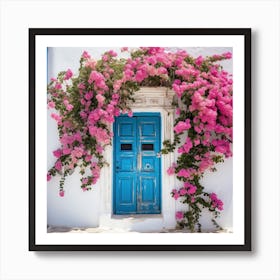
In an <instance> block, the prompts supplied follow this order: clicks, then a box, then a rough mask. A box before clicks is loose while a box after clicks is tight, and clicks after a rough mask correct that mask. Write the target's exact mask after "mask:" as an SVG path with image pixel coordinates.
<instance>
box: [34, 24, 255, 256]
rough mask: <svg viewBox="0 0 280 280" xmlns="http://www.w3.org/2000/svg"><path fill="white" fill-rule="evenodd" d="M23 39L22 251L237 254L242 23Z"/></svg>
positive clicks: (247, 87) (40, 34)
mask: <svg viewBox="0 0 280 280" xmlns="http://www.w3.org/2000/svg"><path fill="white" fill-rule="evenodd" d="M29 42H30V45H29V81H30V84H29V86H30V95H29V96H30V99H29V110H30V116H29V124H30V130H29V133H30V147H29V148H30V161H29V164H30V165H29V170H30V184H29V186H30V189H29V225H30V227H29V250H31V251H49V250H51V251H60V250H65V251H83V250H85V251H86V250H87V251H89V250H93V251H99V250H107V251H108V250H110V251H113V250H122V251H123V250H130V251H134V250H135V251H136V250H139V251H144V250H161V251H172V250H173V251H175V250H176V251H181V250H182V251H186V250H193V251H197V250H199V251H211V250H212V251H214V250H215V251H226V250H227V251H242V250H243V251H249V250H251V152H250V149H251V117H250V115H251V30H250V29H30V30H29ZM46 177H47V178H46Z"/></svg>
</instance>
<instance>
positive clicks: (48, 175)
mask: <svg viewBox="0 0 280 280" xmlns="http://www.w3.org/2000/svg"><path fill="white" fill-rule="evenodd" d="M51 178H52V176H51V174H50V173H48V174H47V181H48V182H49V181H50V180H51Z"/></svg>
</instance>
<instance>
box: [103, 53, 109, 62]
mask: <svg viewBox="0 0 280 280" xmlns="http://www.w3.org/2000/svg"><path fill="white" fill-rule="evenodd" d="M102 60H103V61H104V62H106V61H108V55H106V54H104V55H103V56H102Z"/></svg>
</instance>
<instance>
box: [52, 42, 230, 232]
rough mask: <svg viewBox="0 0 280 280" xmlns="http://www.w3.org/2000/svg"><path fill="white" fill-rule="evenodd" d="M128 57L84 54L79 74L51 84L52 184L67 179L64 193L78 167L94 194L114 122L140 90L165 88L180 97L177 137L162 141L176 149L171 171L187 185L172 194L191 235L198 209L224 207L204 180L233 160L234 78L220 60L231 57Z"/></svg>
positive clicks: (140, 53)
mask: <svg viewBox="0 0 280 280" xmlns="http://www.w3.org/2000/svg"><path fill="white" fill-rule="evenodd" d="M121 51H125V52H129V49H128V48H122V49H121ZM129 53H130V57H129V58H127V59H123V58H118V57H117V53H116V52H115V51H112V50H110V51H107V52H105V53H104V54H103V55H102V57H101V58H100V59H99V60H95V59H93V58H92V57H91V56H90V54H89V53H87V52H86V51H85V52H84V53H83V54H82V56H81V59H80V68H79V73H78V75H76V76H75V75H73V73H72V71H71V70H70V69H68V70H67V71H63V72H60V73H59V74H58V76H57V78H52V79H51V81H50V83H49V85H48V108H49V110H52V113H51V117H52V118H53V119H54V120H55V121H56V122H57V126H58V131H59V139H60V143H61V147H60V148H59V149H57V150H56V151H54V152H53V155H54V157H55V158H56V162H55V163H54V166H53V167H52V168H51V169H50V170H49V171H48V173H47V180H50V179H51V178H52V176H55V175H56V174H57V173H59V174H62V177H61V181H60V190H59V194H60V196H64V192H65V190H64V181H65V177H66V176H67V175H69V174H71V173H72V172H73V170H74V169H75V168H76V167H79V168H80V173H81V175H82V177H81V188H82V190H84V191H85V190H89V189H91V187H92V185H94V184H95V183H96V182H97V180H98V178H99V177H100V171H101V169H102V167H103V166H104V165H105V164H107V163H106V161H105V159H104V156H103V152H104V148H105V146H106V145H110V144H111V141H112V137H113V133H112V131H111V126H112V123H113V122H114V120H115V117H117V116H119V115H120V114H121V113H127V114H128V115H129V116H132V111H131V110H130V108H129V104H131V102H133V101H134V98H133V94H134V93H135V92H136V91H137V90H139V89H140V87H142V86H163V87H168V88H170V89H173V91H174V92H175V96H176V100H175V102H174V107H175V109H176V120H175V126H174V135H175V137H174V141H173V142H171V141H170V140H165V141H164V142H163V149H162V151H161V152H162V154H166V153H169V152H173V151H174V150H175V149H177V153H178V155H179V156H178V159H177V161H176V163H174V164H173V165H172V166H171V167H170V168H169V169H168V170H167V172H168V174H169V175H172V174H175V175H176V177H177V178H178V179H179V180H180V181H182V187H179V188H178V189H174V190H173V192H172V196H173V197H174V198H175V199H179V198H180V199H181V200H182V202H183V203H188V204H189V206H190V207H189V209H190V210H189V211H188V212H186V213H183V214H178V213H177V214H176V217H177V218H178V219H179V220H180V221H181V225H183V226H188V227H189V228H190V229H192V230H194V227H195V224H198V220H199V215H200V208H201V207H207V208H208V209H209V211H214V212H215V214H217V213H218V211H220V210H222V208H223V205H222V202H221V200H219V199H218V198H217V196H216V195H215V194H213V193H212V194H208V193H206V192H205V191H204V188H203V187H202V186H201V185H200V183H199V180H200V179H201V177H202V176H203V173H204V172H205V171H206V170H208V169H210V170H215V164H216V163H218V162H222V161H223V159H224V158H227V157H231V156H232V151H231V144H232V137H233V136H232V78H231V76H230V75H229V74H228V73H227V72H225V71H223V70H222V68H221V66H220V65H219V63H218V62H219V61H221V60H224V59H231V53H224V54H221V55H213V56H211V57H206V58H203V57H201V56H199V57H197V58H194V57H192V56H190V55H189V54H188V53H187V52H186V51H184V50H178V51H176V52H172V51H168V50H166V49H164V48H159V47H142V48H138V49H133V50H131V51H130V52H129ZM88 172H89V173H88Z"/></svg>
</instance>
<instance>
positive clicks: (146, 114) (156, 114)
mask: <svg viewBox="0 0 280 280" xmlns="http://www.w3.org/2000/svg"><path fill="white" fill-rule="evenodd" d="M119 117H128V115H127V114H121V115H120V116H119ZM132 117H158V118H159V146H160V150H161V148H162V121H161V118H162V117H161V114H160V112H133V116H132ZM117 118H118V117H115V122H114V124H113V133H114V135H115V132H116V119H117ZM115 150H116V137H113V146H112V159H113V164H112V206H113V209H112V210H113V215H116V216H124V215H143V214H141V213H133V214H116V189H117V188H116V185H115V184H116V180H115V178H116V174H115V167H116V166H115V164H116V160H115V156H116V153H115ZM161 162H162V158H161V157H160V159H159V173H160V174H159V208H160V214H161V213H162V168H161V166H162V164H161ZM160 214H145V215H160Z"/></svg>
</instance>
